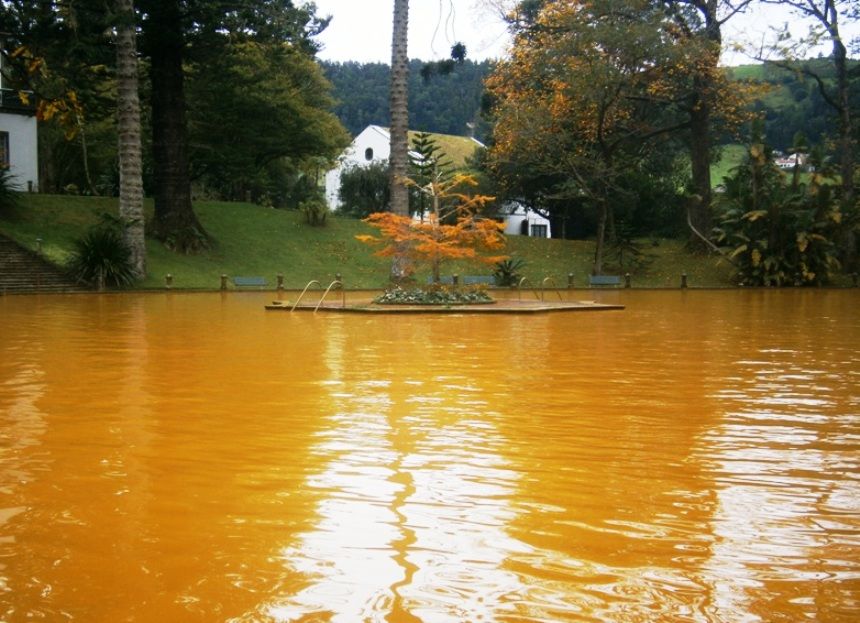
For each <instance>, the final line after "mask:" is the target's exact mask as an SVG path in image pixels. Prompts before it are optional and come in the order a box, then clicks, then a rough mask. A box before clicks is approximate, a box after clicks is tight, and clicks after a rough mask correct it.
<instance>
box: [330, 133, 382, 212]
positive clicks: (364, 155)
mask: <svg viewBox="0 0 860 623" xmlns="http://www.w3.org/2000/svg"><path fill="white" fill-rule="evenodd" d="M390 140H391V139H390V136H389V134H388V130H386V129H385V128H381V127H379V126H378V125H369V126H367V127H366V128H364V130H362V132H361V133H360V134H359V135H358V136H356V137H355V138H354V139H353V141H352V144H351V145H350V146H349V147H347V148H346V150H345V151H344V152H343V154H341V156H340V158H338V164H337V166H336V167H335V168H334V169H332V170H331V171H329V172H328V173H326V175H325V198H326V202H327V203H328V207H329V208H330V209H332V210H337V209H338V208H339V207H340V176H341V175H342V174H343V172H344V171H346V170H347V169H350V168H352V167H356V166H359V167H360V166H367V165H371V164H373V163H377V162H383V161H386V160H388V156H389V154H390V153H391V146H390Z"/></svg>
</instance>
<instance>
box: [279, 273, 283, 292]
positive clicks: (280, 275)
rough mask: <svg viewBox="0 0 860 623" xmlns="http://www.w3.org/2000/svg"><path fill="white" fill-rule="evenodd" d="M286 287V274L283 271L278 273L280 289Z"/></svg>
mask: <svg viewBox="0 0 860 623" xmlns="http://www.w3.org/2000/svg"><path fill="white" fill-rule="evenodd" d="M283 289H284V276H283V275H282V274H281V273H278V290H283Z"/></svg>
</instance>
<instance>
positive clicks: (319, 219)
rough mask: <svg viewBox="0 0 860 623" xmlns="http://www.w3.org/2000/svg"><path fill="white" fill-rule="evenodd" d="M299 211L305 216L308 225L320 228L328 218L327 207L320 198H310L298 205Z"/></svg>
mask: <svg viewBox="0 0 860 623" xmlns="http://www.w3.org/2000/svg"><path fill="white" fill-rule="evenodd" d="M299 210H300V211H301V212H302V214H304V215H305V220H306V221H307V222H308V225H313V226H314V227H322V226H323V225H325V219H326V217H327V216H328V212H329V210H328V205H327V204H326V202H325V199H323V198H322V197H318V196H317V197H311V198H309V199H306V200H304V201H302V202H301V203H300V204H299Z"/></svg>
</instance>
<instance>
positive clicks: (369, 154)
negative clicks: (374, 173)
mask: <svg viewBox="0 0 860 623" xmlns="http://www.w3.org/2000/svg"><path fill="white" fill-rule="evenodd" d="M364 159H365V160H367V161H368V162H370V161H371V160H373V147H368V148H367V149H365V150H364Z"/></svg>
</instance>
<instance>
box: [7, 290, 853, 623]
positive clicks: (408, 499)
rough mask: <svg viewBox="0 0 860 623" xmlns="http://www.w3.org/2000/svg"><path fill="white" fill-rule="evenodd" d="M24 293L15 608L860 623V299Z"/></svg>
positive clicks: (10, 400)
mask: <svg viewBox="0 0 860 623" xmlns="http://www.w3.org/2000/svg"><path fill="white" fill-rule="evenodd" d="M575 296H576V297H578V298H583V297H586V298H597V299H600V300H604V301H607V302H616V301H620V302H622V303H624V304H625V305H627V309H626V310H625V311H613V312H589V313H559V314H550V315H540V316H489V317H488V316H434V315H426V316H410V317H377V316H373V317H366V316H342V315H324V314H320V315H317V316H314V315H312V314H309V313H296V314H290V313H287V312H266V311H264V310H263V303H265V302H267V301H268V300H269V298H270V295H264V294H258V293H243V294H230V295H226V296H223V297H222V296H221V295H219V294H212V295H210V294H192V295H188V294H166V293H165V294H160V293H159V294H148V295H122V296H118V295H113V296H112V295H106V296H68V297H64V296H42V297H27V296H6V297H0V354H2V359H0V621H3V622H4V623H12V622H17V621H31V620H46V621H66V620H72V621H84V622H101V621H105V622H114V621H136V622H148V621H156V622H158V623H164V622H172V621H206V622H209V621H242V622H245V621H338V622H348V623H352V622H357V621H392V622H412V621H425V622H428V623H429V622H436V621H445V622H447V621H451V622H460V621H506V622H508V621H510V622H513V621H725V622H732V623H734V622H746V621H767V622H770V621H792V622H793V621H801V620H809V621H824V622H835V621H857V620H860V317H858V309H860V292H858V291H856V290H855V291H817V292H650V293H649V292H635V291H634V292H599V293H596V294H595V293H591V292H588V293H582V292H579V293H578V294H576V295H575Z"/></svg>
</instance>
